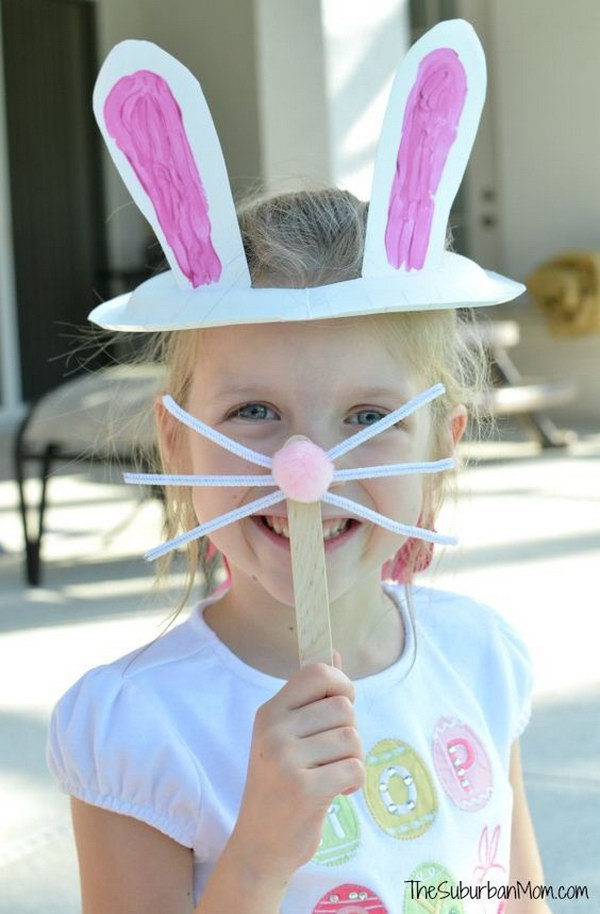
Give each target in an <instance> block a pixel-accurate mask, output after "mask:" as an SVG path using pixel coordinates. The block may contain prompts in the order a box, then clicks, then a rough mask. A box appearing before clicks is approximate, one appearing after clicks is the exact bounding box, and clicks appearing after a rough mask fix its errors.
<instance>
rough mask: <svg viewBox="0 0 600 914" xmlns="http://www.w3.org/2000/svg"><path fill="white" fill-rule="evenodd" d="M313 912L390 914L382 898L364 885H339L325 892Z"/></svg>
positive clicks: (317, 913)
mask: <svg viewBox="0 0 600 914" xmlns="http://www.w3.org/2000/svg"><path fill="white" fill-rule="evenodd" d="M312 914H389V912H388V909H387V908H386V906H385V905H384V903H383V902H382V900H381V898H379V896H378V895H376V894H375V892H373V891H372V890H371V889H368V888H367V887H366V886H364V885H351V884H350V883H347V884H346V885H338V886H337V887H336V888H335V889H331V891H329V892H325V894H324V895H323V897H322V898H321V899H320V901H318V902H317V904H316V906H315V907H314V908H313V910H312Z"/></svg>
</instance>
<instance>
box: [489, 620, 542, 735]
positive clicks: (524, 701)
mask: <svg viewBox="0 0 600 914" xmlns="http://www.w3.org/2000/svg"><path fill="white" fill-rule="evenodd" d="M494 621H495V633H494V642H495V643H494V649H495V655H496V661H497V662H498V663H499V664H500V667H501V674H502V679H503V681H504V683H505V690H506V694H505V697H504V702H505V709H506V711H505V713H506V717H507V736H508V739H509V740H510V742H511V743H512V742H514V740H516V739H518V738H519V737H520V736H521V734H522V733H523V731H524V730H525V728H526V726H527V724H528V723H529V718H530V717H531V705H532V695H533V682H534V672H533V663H532V661H531V656H530V654H529V650H528V648H527V646H526V644H525V642H524V641H523V639H522V638H521V636H520V635H519V634H518V633H517V632H516V631H515V629H514V628H513V627H512V626H511V625H510V624H509V623H508V622H507V621H506V619H504V618H503V617H502V616H501V615H500V614H499V613H496V612H494ZM506 698H508V701H506ZM499 713H500V712H499Z"/></svg>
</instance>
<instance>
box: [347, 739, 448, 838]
mask: <svg viewBox="0 0 600 914" xmlns="http://www.w3.org/2000/svg"><path fill="white" fill-rule="evenodd" d="M365 767H366V781H365V788H364V793H365V799H366V801H367V806H368V807H369V810H370V812H371V815H372V816H373V818H374V819H375V821H376V822H377V824H378V825H379V827H380V828H382V829H383V831H384V832H385V833H386V834H387V835H389V836H390V837H392V838H418V837H419V835H422V834H423V832H425V831H427V829H428V828H430V826H431V824H432V822H433V821H434V819H435V817H436V815H437V796H436V792H435V787H434V784H433V780H432V779H431V776H430V774H429V772H428V770H427V768H426V766H425V763H424V762H423V761H422V759H421V758H420V757H419V756H418V755H417V753H416V752H415V750H414V749H413V748H412V746H409V745H408V743H404V742H402V740H399V739H382V740H380V741H379V742H378V743H377V745H376V746H374V747H373V749H371V751H370V752H369V753H368V754H367V757H366V766H365Z"/></svg>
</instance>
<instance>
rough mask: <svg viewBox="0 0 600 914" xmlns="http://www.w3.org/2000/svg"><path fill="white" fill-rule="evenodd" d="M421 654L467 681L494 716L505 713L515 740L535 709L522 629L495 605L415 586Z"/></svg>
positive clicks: (419, 649) (419, 651) (526, 648)
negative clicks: (532, 709)
mask: <svg viewBox="0 0 600 914" xmlns="http://www.w3.org/2000/svg"><path fill="white" fill-rule="evenodd" d="M411 602H412V604H413V607H414V615H415V623H416V632H417V656H419V653H421V655H423V654H424V653H425V654H426V655H428V657H429V659H430V661H431V662H433V663H434V664H435V665H436V667H437V668H438V669H439V668H443V669H446V670H447V671H448V676H449V680H450V674H451V676H452V677H454V678H456V679H458V680H460V681H461V682H462V683H464V684H465V685H466V686H467V687H468V688H469V690H470V691H471V692H472V693H473V694H475V695H477V696H478V697H479V698H480V699H481V701H482V704H484V705H486V706H487V707H488V709H489V711H490V713H492V714H494V715H495V716H496V717H502V716H505V718H506V720H505V723H506V727H507V730H508V731H509V733H510V736H511V738H512V739H516V738H517V737H518V736H519V735H520V734H521V733H522V731H523V730H524V729H525V726H526V725H527V722H528V720H529V717H530V714H531V699H532V692H533V682H534V669H533V662H532V659H531V655H530V652H529V649H528V647H527V644H526V642H525V640H524V639H523V636H522V635H521V633H520V632H519V631H518V630H517V629H516V628H515V627H514V626H513V625H512V624H511V623H510V622H509V621H508V620H507V619H506V617H505V616H504V615H502V613H500V612H499V611H498V610H497V609H495V608H494V607H491V606H489V605H487V604H486V603H482V602H479V601H478V600H474V599H472V598H471V597H468V596H466V595H464V594H460V593H454V592H452V591H446V590H438V589H434V588H429V587H421V586H415V587H413V589H412V591H411Z"/></svg>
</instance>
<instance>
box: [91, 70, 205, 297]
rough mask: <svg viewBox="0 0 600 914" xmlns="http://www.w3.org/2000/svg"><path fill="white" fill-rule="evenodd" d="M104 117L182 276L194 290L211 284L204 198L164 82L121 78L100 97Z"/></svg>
mask: <svg viewBox="0 0 600 914" xmlns="http://www.w3.org/2000/svg"><path fill="white" fill-rule="evenodd" d="M104 118H105V121H106V127H107V129H108V132H109V133H110V135H111V136H112V137H113V138H114V140H115V141H116V143H117V146H118V147H119V149H120V150H121V151H122V152H123V154H124V155H125V156H126V157H127V159H128V161H129V163H130V165H131V167H132V168H133V170H134V171H135V173H136V175H137V177H138V179H139V181H140V184H141V185H142V187H143V188H144V190H145V191H146V193H147V194H148V196H149V198H150V200H151V201H152V203H153V205H154V209H155V211H156V215H157V217H158V222H159V224H160V227H161V229H162V231H163V232H164V235H165V237H166V239H167V241H168V242H169V245H170V247H171V248H172V250H173V253H174V255H175V258H176V260H177V263H178V264H179V267H180V268H181V271H182V273H183V274H184V275H185V276H187V278H188V279H189V280H190V282H191V283H192V285H193V286H194V287H197V286H203V285H207V284H209V283H212V282H216V281H217V280H218V279H219V277H220V275H221V261H220V260H219V258H218V256H217V253H216V251H215V249H214V247H213V244H212V241H211V236H210V233H211V223H210V219H209V216H208V201H207V199H206V193H205V191H204V187H203V185H202V181H201V179H200V175H199V173H198V168H197V166H196V162H195V160H194V156H193V155H192V150H191V149H190V144H189V142H188V139H187V136H186V133H185V128H184V126H183V118H182V115H181V109H180V107H179V105H178V104H177V102H176V100H175V98H174V96H173V93H172V92H171V90H170V88H169V86H168V85H167V83H166V82H165V80H164V79H163V78H162V77H161V76H159V75H158V74H156V73H151V72H150V71H149V70H138V71H137V73H132V74H131V76H123V77H122V78H121V79H120V80H119V81H118V82H117V83H116V84H115V85H114V86H113V88H112V89H111V91H110V93H109V95H108V96H107V98H106V102H105V104H104Z"/></svg>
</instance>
